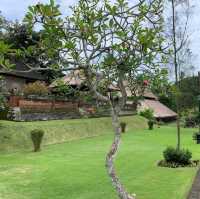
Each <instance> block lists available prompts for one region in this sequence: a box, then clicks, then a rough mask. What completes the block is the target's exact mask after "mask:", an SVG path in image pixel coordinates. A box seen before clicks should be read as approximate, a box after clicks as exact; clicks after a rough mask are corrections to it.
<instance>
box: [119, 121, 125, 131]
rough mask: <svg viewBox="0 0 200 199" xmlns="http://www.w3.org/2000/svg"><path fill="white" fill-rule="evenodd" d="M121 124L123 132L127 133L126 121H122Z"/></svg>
mask: <svg viewBox="0 0 200 199" xmlns="http://www.w3.org/2000/svg"><path fill="white" fill-rule="evenodd" d="M120 126H121V132H122V133H125V132H126V123H125V122H121V123H120Z"/></svg>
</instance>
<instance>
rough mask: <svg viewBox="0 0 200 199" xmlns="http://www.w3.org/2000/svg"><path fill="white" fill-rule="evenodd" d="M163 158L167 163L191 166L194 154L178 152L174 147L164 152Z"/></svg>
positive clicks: (184, 151)
mask: <svg viewBox="0 0 200 199" xmlns="http://www.w3.org/2000/svg"><path fill="white" fill-rule="evenodd" d="M163 156H164V159H165V161H166V162H167V163H172V164H173V163H176V164H178V165H189V164H190V163H191V158H192V153H191V152H190V151H189V150H184V149H182V150H178V149H175V148H173V147H168V148H167V149H166V150H165V151H164V152H163Z"/></svg>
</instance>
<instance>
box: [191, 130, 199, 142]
mask: <svg viewBox="0 0 200 199" xmlns="http://www.w3.org/2000/svg"><path fill="white" fill-rule="evenodd" d="M193 139H194V140H196V143H197V144H200V132H196V133H194V134H193Z"/></svg>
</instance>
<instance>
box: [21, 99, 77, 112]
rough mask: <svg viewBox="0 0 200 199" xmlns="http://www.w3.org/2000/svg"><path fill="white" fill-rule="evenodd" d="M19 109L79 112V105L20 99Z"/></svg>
mask: <svg viewBox="0 0 200 199" xmlns="http://www.w3.org/2000/svg"><path fill="white" fill-rule="evenodd" d="M19 107H20V109H21V110H23V111H25V110H29V111H31V112H47V111H49V112H51V111H57V110H60V111H73V112H76V111H78V103H77V102H71V101H53V100H28V99H20V100H19Z"/></svg>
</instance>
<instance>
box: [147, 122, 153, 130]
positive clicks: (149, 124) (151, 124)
mask: <svg viewBox="0 0 200 199" xmlns="http://www.w3.org/2000/svg"><path fill="white" fill-rule="evenodd" d="M153 125H154V121H153V120H149V121H148V126H149V130H153Z"/></svg>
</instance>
